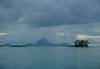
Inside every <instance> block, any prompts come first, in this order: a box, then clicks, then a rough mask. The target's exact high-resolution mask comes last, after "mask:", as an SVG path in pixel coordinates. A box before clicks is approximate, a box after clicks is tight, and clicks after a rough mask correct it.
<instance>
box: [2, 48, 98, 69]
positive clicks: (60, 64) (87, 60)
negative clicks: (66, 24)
mask: <svg viewBox="0 0 100 69" xmlns="http://www.w3.org/2000/svg"><path fill="white" fill-rule="evenodd" d="M99 52H100V47H86V48H75V47H25V48H24V47H23V48H18V47H12V48H11V47H1V48H0V69H100V53H99Z"/></svg>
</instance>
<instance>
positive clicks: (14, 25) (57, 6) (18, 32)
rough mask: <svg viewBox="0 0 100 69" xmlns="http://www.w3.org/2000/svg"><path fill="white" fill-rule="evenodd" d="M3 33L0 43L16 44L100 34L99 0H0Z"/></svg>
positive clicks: (0, 20) (0, 32)
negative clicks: (43, 39)
mask: <svg viewBox="0 0 100 69" xmlns="http://www.w3.org/2000/svg"><path fill="white" fill-rule="evenodd" d="M0 34H1V35H0V43H17V44H18V43H33V42H35V41H37V40H38V39H42V38H47V39H48V40H49V41H51V42H55V43H62V42H67V43H71V42H72V41H73V40H75V38H76V35H78V34H85V35H100V0H0ZM3 35H4V36H3ZM94 42H95V43H96V42H98V43H100V39H95V41H94Z"/></svg>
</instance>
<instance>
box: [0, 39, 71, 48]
mask: <svg viewBox="0 0 100 69" xmlns="http://www.w3.org/2000/svg"><path fill="white" fill-rule="evenodd" d="M32 46H33V47H37V46H39V47H41V46H52V47H60V46H66V47H67V46H69V44H68V43H60V44H54V43H52V42H49V41H48V40H47V39H45V38H44V39H40V40H38V41H36V43H34V44H32V43H27V44H4V45H0V47H32Z"/></svg>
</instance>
